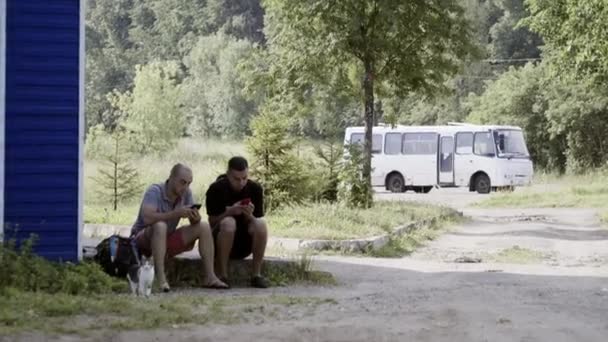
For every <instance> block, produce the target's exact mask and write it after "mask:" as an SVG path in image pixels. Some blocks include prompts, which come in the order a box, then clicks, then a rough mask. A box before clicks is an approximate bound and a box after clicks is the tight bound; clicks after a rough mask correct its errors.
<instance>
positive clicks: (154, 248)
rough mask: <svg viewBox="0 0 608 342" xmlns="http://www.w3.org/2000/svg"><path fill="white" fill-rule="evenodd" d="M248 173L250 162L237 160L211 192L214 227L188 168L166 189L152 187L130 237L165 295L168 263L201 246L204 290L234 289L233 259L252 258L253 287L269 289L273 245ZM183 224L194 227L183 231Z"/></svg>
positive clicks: (176, 169)
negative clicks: (266, 266)
mask: <svg viewBox="0 0 608 342" xmlns="http://www.w3.org/2000/svg"><path fill="white" fill-rule="evenodd" d="M248 171H249V166H248V163H247V160H246V159H245V158H243V157H233V158H232V159H230V161H229V162H228V169H227V172H226V174H224V175H222V176H220V177H218V179H217V180H216V181H215V182H214V183H213V184H211V186H209V189H208V190H207V193H206V200H205V207H206V211H207V215H208V218H209V224H207V223H206V222H204V221H203V220H202V217H201V214H200V212H199V209H201V206H200V205H196V203H195V201H194V198H193V196H192V191H191V190H190V184H191V183H192V180H193V179H192V178H193V176H192V170H191V169H190V168H189V167H187V166H185V165H183V164H176V165H175V166H173V168H172V169H171V172H170V175H169V179H168V180H167V181H165V183H161V184H153V185H151V186H150V187H149V188H148V189H147V190H146V192H145V194H144V198H143V200H142V203H141V206H140V209H139V213H138V216H137V220H136V221H135V224H134V225H133V228H132V231H131V233H132V235H133V236H135V239H136V242H137V247H138V248H139V250H140V252H141V253H142V254H143V255H146V256H150V255H151V256H152V257H153V259H154V271H155V274H156V278H157V281H158V283H159V284H160V287H161V289H162V290H163V291H164V292H169V291H170V286H169V284H168V282H167V279H166V276H165V258H166V257H173V256H175V255H177V254H180V253H183V252H185V251H189V250H192V249H193V248H194V245H195V243H196V241H197V240H198V250H199V254H200V256H201V259H202V261H203V265H202V272H203V273H204V275H205V279H206V283H205V284H204V286H205V287H208V288H215V289H226V288H229V287H230V280H229V279H228V261H229V259H244V258H246V257H248V256H249V255H250V254H253V269H252V277H251V286H253V287H258V288H266V287H268V281H267V280H266V279H265V278H264V277H262V275H261V271H262V263H263V259H264V253H265V250H266V243H267V241H268V229H267V227H266V222H265V221H264V219H263V217H264V196H263V190H262V187H261V186H260V185H259V184H257V183H256V182H254V181H252V180H250V179H249V178H248ZM183 218H187V219H188V221H189V223H190V224H189V225H186V226H183V227H179V228H178V227H177V226H178V224H179V222H180V220H181V219H183Z"/></svg>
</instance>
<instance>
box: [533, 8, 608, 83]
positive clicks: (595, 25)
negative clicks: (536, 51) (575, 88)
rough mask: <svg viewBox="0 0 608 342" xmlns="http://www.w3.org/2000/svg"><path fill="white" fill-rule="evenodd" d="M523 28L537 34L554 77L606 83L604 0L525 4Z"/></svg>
mask: <svg viewBox="0 0 608 342" xmlns="http://www.w3.org/2000/svg"><path fill="white" fill-rule="evenodd" d="M526 5H527V6H528V9H529V11H530V17H528V18H526V19H524V20H523V24H524V25H526V26H528V27H529V28H530V29H531V30H532V31H534V32H537V33H538V34H540V35H541V36H542V37H543V39H544V41H545V43H546V44H547V49H546V50H547V52H548V56H547V57H549V58H550V59H551V60H552V62H553V64H554V66H556V67H557V71H558V72H557V75H563V74H567V75H575V76H576V78H577V79H579V80H580V79H587V78H593V79H594V81H595V82H596V83H598V84H605V83H606V81H607V80H608V40H606V37H607V36H608V25H606V22H608V2H606V1H605V0H588V1H578V0H559V1H555V0H526Z"/></svg>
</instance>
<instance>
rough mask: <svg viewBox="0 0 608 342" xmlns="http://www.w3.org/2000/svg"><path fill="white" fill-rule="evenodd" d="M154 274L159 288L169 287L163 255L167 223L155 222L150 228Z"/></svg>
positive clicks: (165, 248)
mask: <svg viewBox="0 0 608 342" xmlns="http://www.w3.org/2000/svg"><path fill="white" fill-rule="evenodd" d="M149 229H150V231H149V234H151V242H152V243H151V244H152V257H153V258H154V274H155V275H156V280H157V281H158V284H159V285H160V286H161V288H162V289H163V290H164V289H165V288H169V285H168V284H167V278H166V275H165V255H166V254H167V224H166V223H165V222H162V221H161V222H156V223H155V224H153V225H152V226H151V227H150V228H149Z"/></svg>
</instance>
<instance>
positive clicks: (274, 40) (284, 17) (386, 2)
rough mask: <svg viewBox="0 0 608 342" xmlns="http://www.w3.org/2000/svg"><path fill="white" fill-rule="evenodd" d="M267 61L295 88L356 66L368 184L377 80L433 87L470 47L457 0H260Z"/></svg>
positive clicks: (400, 86)
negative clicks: (264, 26) (261, 2)
mask: <svg viewBox="0 0 608 342" xmlns="http://www.w3.org/2000/svg"><path fill="white" fill-rule="evenodd" d="M263 6H264V8H265V10H266V28H265V29H266V34H267V38H268V41H269V42H270V46H269V48H270V52H271V57H273V63H275V64H277V65H279V66H280V69H281V71H282V72H283V73H284V78H285V79H286V80H289V83H290V86H291V87H292V90H293V88H295V89H297V88H298V87H302V86H304V85H305V84H306V83H309V82H310V83H320V84H326V83H327V79H328V77H329V75H332V74H334V73H336V72H344V73H346V74H347V73H348V72H347V71H346V70H347V69H348V68H351V69H350V70H353V71H355V72H356V74H357V76H358V77H357V79H358V80H359V85H360V87H359V89H360V90H361V94H360V95H362V96H361V97H360V99H362V100H363V103H364V108H365V115H364V119H365V127H366V132H365V145H364V146H365V149H364V150H365V153H364V156H365V158H364V165H363V177H364V179H365V180H366V182H368V184H371V178H370V175H371V138H372V126H373V123H374V103H375V101H374V98H375V95H376V92H377V91H378V90H379V88H380V86H381V85H383V84H390V85H391V87H392V89H393V90H394V93H395V94H396V95H399V94H401V95H403V96H405V95H406V94H407V93H408V92H410V91H421V92H423V93H428V94H434V93H435V92H436V91H437V90H439V89H443V88H444V87H445V85H444V81H445V80H446V77H447V76H449V75H453V74H455V73H456V72H457V71H458V67H459V64H460V61H461V60H462V59H465V58H468V57H470V56H471V55H472V52H473V51H476V49H475V47H474V45H473V44H472V41H471V34H472V33H471V27H470V24H469V23H468V21H467V20H466V19H464V16H463V9H462V7H460V6H459V4H458V3H457V1H456V0H430V1H429V0H414V1H402V2H394V1H390V0H374V1H367V0H344V1H322V0H314V1H312V0H311V1H297V0H291V1H283V0H266V1H264V2H263Z"/></svg>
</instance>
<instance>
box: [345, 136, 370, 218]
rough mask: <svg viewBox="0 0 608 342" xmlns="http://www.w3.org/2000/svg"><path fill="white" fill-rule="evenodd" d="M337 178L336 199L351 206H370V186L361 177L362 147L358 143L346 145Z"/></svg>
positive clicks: (364, 207)
mask: <svg viewBox="0 0 608 342" xmlns="http://www.w3.org/2000/svg"><path fill="white" fill-rule="evenodd" d="M347 151H348V153H347V154H346V156H345V158H344V161H343V163H342V169H341V170H340V173H339V176H338V179H339V187H338V199H339V200H340V202H342V203H344V204H346V205H347V206H348V207H351V208H363V209H366V208H370V207H371V206H372V203H373V197H372V196H373V191H372V187H371V186H370V185H369V183H368V182H366V181H365V178H364V177H363V148H362V146H361V145H360V144H351V145H347Z"/></svg>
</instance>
